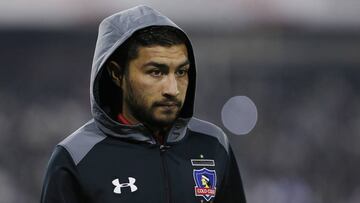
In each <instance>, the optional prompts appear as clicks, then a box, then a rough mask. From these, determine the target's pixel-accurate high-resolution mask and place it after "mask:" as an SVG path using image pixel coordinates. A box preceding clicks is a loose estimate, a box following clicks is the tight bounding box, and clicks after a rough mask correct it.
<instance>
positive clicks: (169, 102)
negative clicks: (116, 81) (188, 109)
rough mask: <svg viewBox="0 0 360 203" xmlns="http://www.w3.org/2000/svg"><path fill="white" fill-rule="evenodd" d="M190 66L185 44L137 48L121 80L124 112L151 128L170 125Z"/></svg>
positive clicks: (179, 103) (182, 96)
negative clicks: (136, 55)
mask: <svg viewBox="0 0 360 203" xmlns="http://www.w3.org/2000/svg"><path fill="white" fill-rule="evenodd" d="M189 67H190V64H189V61H188V53H187V49H186V46H185V45H184V44H180V45H173V46H170V47H165V46H159V45H154V46H150V47H139V48H138V57H137V58H136V59H133V60H132V61H130V63H129V66H128V71H127V74H125V75H124V79H123V81H122V89H123V104H124V105H123V113H125V114H126V113H128V114H131V116H132V117H134V118H135V119H136V120H138V121H140V122H143V123H145V124H148V125H150V126H153V127H166V126H169V125H171V124H172V123H173V122H174V120H175V119H176V118H177V117H178V115H179V112H180V110H181V108H182V106H183V103H184V100H185V96H186V91H187V87H188V83H189V77H188V70H189Z"/></svg>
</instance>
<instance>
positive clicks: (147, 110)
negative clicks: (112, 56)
mask: <svg viewBox="0 0 360 203" xmlns="http://www.w3.org/2000/svg"><path fill="white" fill-rule="evenodd" d="M126 83H127V84H126V86H127V94H126V95H123V97H124V102H126V104H127V106H128V108H129V109H128V110H129V112H130V113H131V114H132V115H133V116H134V117H135V118H136V119H137V120H138V121H140V122H142V123H143V124H145V125H149V126H151V127H155V128H166V127H169V126H171V125H172V124H173V123H174V121H175V120H176V119H177V118H178V116H179V114H180V110H181V107H182V102H181V101H179V100H178V99H176V98H174V97H165V98H164V99H163V100H161V101H155V102H153V103H152V104H150V106H148V105H146V98H145V97H144V95H143V94H141V93H140V91H138V90H136V89H135V88H134V87H133V86H132V84H131V82H129V81H127V80H126ZM167 102H173V103H175V104H176V107H177V111H176V112H175V113H174V111H172V110H170V109H169V110H164V111H160V112H158V113H161V115H160V116H156V110H157V108H159V107H161V106H163V105H164V103H167Z"/></svg>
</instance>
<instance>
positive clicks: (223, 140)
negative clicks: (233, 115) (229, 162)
mask: <svg viewBox="0 0 360 203" xmlns="http://www.w3.org/2000/svg"><path fill="white" fill-rule="evenodd" d="M188 128H189V130H190V131H192V132H197V133H200V134H203V135H207V136H211V137H213V138H216V139H217V140H218V141H219V143H220V144H221V145H222V146H223V147H224V148H225V149H226V151H227V152H228V151H229V141H228V138H227V136H226V134H225V132H224V131H223V130H222V129H221V128H220V127H218V126H217V125H215V124H213V123H210V122H208V121H204V120H200V119H198V118H192V119H191V120H190V121H189V125H188Z"/></svg>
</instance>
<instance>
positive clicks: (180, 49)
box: [137, 44, 188, 63]
mask: <svg viewBox="0 0 360 203" xmlns="http://www.w3.org/2000/svg"><path fill="white" fill-rule="evenodd" d="M187 56H188V53H187V49H186V46H185V45H184V44H179V45H172V46H160V45H154V46H149V47H139V49H138V57H137V59H138V60H141V61H143V62H148V61H159V62H166V61H169V60H170V61H172V62H174V63H176V62H178V63H181V62H183V61H184V60H187Z"/></svg>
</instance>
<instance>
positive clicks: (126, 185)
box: [112, 177, 138, 194]
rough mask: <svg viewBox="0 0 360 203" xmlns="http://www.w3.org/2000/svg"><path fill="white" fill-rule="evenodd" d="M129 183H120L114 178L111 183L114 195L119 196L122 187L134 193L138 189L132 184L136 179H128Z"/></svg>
mask: <svg viewBox="0 0 360 203" xmlns="http://www.w3.org/2000/svg"><path fill="white" fill-rule="evenodd" d="M128 179H129V183H120V182H119V179H118V178H116V179H114V180H113V181H112V184H113V185H114V186H115V189H114V193H116V194H121V188H122V187H130V190H131V192H135V191H136V190H137V189H138V188H137V187H136V185H135V184H134V183H135V181H136V179H135V178H133V177H128Z"/></svg>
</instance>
